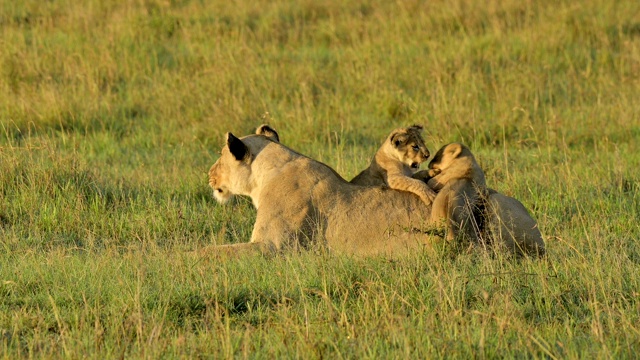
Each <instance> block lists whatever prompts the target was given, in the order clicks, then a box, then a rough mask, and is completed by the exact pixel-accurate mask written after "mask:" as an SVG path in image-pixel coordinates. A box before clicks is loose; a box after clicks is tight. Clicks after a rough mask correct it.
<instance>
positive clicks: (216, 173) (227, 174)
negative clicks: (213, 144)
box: [209, 124, 279, 203]
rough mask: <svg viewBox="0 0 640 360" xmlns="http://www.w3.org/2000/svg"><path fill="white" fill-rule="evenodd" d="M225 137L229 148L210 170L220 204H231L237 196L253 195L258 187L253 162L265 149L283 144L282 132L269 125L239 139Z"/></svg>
mask: <svg viewBox="0 0 640 360" xmlns="http://www.w3.org/2000/svg"><path fill="white" fill-rule="evenodd" d="M257 135H258V136H257ZM260 135H261V136H260ZM225 136H226V145H225V146H224V147H223V148H222V150H221V152H220V158H219V159H218V161H216V162H215V164H213V166H211V169H209V186H211V188H212V189H213V196H214V197H215V198H216V200H218V202H220V203H225V202H227V201H228V200H229V199H231V198H232V197H233V195H249V194H250V193H251V190H252V188H253V187H254V181H253V178H252V171H251V164H252V162H253V161H254V159H255V157H256V155H258V153H259V152H260V151H261V150H262V149H263V148H264V147H265V146H267V145H268V144H269V143H272V142H278V141H279V136H278V133H277V132H276V131H275V130H274V129H273V128H271V127H270V126H269V125H266V124H265V125H261V126H259V127H258V129H256V135H249V136H246V137H244V138H242V139H238V138H237V137H236V136H234V135H233V134H232V133H230V132H228V133H227V134H226V135H225Z"/></svg>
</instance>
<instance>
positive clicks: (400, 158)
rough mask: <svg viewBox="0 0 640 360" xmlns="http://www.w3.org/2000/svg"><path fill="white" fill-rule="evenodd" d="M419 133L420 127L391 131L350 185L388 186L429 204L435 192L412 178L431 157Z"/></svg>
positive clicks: (422, 182) (414, 126)
mask: <svg viewBox="0 0 640 360" xmlns="http://www.w3.org/2000/svg"><path fill="white" fill-rule="evenodd" d="M421 132H422V126H420V125H413V126H409V127H404V128H398V129H395V130H393V131H392V132H391V134H389V136H388V137H387V139H386V140H385V141H384V143H383V144H382V146H381V147H380V149H378V151H377V152H376V154H375V156H374V157H373V160H372V161H371V165H369V167H368V168H366V169H365V170H363V171H362V172H360V174H358V175H357V176H356V177H355V178H353V179H352V180H351V183H352V184H356V185H364V186H389V187H390V188H392V189H395V190H400V191H407V192H410V193H413V194H416V195H418V196H419V197H420V199H421V200H422V201H423V202H424V203H425V204H427V205H429V204H431V202H432V201H433V199H434V198H435V192H434V191H433V190H432V189H430V188H429V186H427V184H426V183H424V181H421V180H418V179H414V178H412V176H413V175H414V174H415V173H416V172H417V171H418V169H419V168H420V164H422V163H423V162H425V161H426V160H427V159H428V158H429V155H430V154H429V150H428V149H427V147H426V146H425V144H424V139H423V138H422V135H421Z"/></svg>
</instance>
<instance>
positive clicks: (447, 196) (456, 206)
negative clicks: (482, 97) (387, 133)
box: [428, 143, 486, 242]
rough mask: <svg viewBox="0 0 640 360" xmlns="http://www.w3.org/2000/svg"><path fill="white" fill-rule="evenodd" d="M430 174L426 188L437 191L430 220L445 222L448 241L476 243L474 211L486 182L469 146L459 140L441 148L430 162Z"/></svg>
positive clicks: (476, 232)
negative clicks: (456, 240)
mask: <svg viewBox="0 0 640 360" xmlns="http://www.w3.org/2000/svg"><path fill="white" fill-rule="evenodd" d="M429 175H430V176H431V179H429V182H428V183H429V187H431V188H432V189H434V190H436V191H438V195H437V196H436V198H435V200H434V201H433V208H432V210H431V221H432V222H434V223H444V224H445V226H446V227H447V230H448V231H447V239H448V240H453V239H459V240H464V241H470V242H477V241H478V236H477V234H478V231H477V226H476V222H475V219H474V216H473V210H474V206H475V205H476V203H477V202H478V200H479V198H480V195H481V193H482V192H483V191H485V187H486V185H485V179H484V173H483V172H482V169H481V168H480V166H479V165H478V163H477V162H476V159H475V158H474V156H473V154H472V153H471V151H470V150H469V148H467V147H466V146H464V145H462V144H459V143H452V144H449V145H445V146H444V147H442V148H441V149H440V150H438V152H437V153H436V155H435V156H434V158H433V160H431V162H430V163H429Z"/></svg>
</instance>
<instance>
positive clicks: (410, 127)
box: [407, 124, 424, 133]
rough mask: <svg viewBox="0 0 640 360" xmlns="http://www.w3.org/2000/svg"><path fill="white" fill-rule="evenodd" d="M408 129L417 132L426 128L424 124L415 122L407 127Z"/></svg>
mask: <svg viewBox="0 0 640 360" xmlns="http://www.w3.org/2000/svg"><path fill="white" fill-rule="evenodd" d="M407 130H408V131H415V132H417V133H421V132H422V130H424V127H423V126H422V125H419V124H414V125H411V126H409V127H408V128H407Z"/></svg>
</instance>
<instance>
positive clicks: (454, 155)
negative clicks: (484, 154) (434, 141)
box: [429, 143, 473, 174]
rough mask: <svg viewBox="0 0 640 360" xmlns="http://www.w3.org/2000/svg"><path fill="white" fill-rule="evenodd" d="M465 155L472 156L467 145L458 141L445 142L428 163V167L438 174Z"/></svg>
mask: <svg viewBox="0 0 640 360" xmlns="http://www.w3.org/2000/svg"><path fill="white" fill-rule="evenodd" d="M465 156H473V155H471V150H469V148H468V147H466V146H465V145H463V144H460V143H451V144H447V145H445V146H443V147H442V148H440V150H438V152H437V153H436V154H435V155H434V157H433V159H432V160H431V162H430V163H429V169H430V170H433V171H434V173H436V174H438V173H440V172H441V171H443V170H446V169H447V168H449V167H450V166H452V165H453V164H454V162H455V161H456V160H458V159H460V158H462V157H465Z"/></svg>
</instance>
